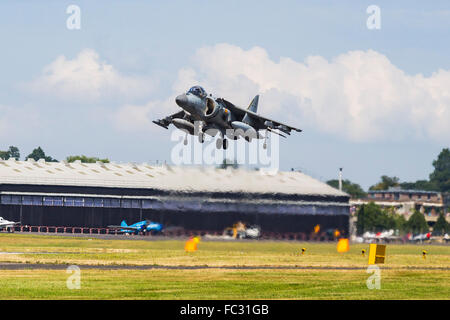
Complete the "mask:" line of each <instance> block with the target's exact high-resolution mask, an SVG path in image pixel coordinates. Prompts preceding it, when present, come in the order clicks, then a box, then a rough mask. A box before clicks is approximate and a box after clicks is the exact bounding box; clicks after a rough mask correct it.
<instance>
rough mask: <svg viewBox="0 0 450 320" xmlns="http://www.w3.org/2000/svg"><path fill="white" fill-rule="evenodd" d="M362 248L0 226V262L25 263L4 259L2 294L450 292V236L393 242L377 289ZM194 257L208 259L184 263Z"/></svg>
mask: <svg viewBox="0 0 450 320" xmlns="http://www.w3.org/2000/svg"><path fill="white" fill-rule="evenodd" d="M303 247H305V248H306V253H305V254H304V255H302V254H300V252H301V248H303ZM362 249H366V251H367V253H368V251H369V250H368V245H367V244H353V245H351V246H350V251H349V252H347V253H337V252H336V244H335V243H302V242H281V241H280V242H278V241H238V242H219V241H201V242H200V243H199V250H198V251H197V252H194V253H186V252H185V251H184V241H180V240H158V241H144V240H104V239H95V238H88V237H62V236H41V235H26V234H0V252H1V254H0V265H1V264H5V263H20V264H21V266H22V265H23V268H19V269H17V270H9V269H8V268H6V269H1V268H0V299H449V298H450V247H449V246H439V245H427V244H422V245H389V244H388V246H387V257H386V263H385V264H384V265H381V266H380V267H381V289H379V290H376V289H374V290H369V289H368V288H367V286H366V280H367V278H368V277H369V276H370V275H371V274H369V273H366V267H367V254H366V256H365V257H363V256H362V255H361V250H362ZM424 249H425V250H427V252H428V255H427V258H426V259H423V258H422V250H424ZM36 264H38V265H36ZM54 264H57V265H66V264H67V265H72V264H75V265H79V266H80V268H81V289H79V290H69V289H67V287H66V280H67V278H68V277H69V274H68V273H66V270H65V268H62V269H55V270H48V269H46V268H44V266H48V265H54ZM40 265H42V267H39V266H40ZM98 265H110V266H115V268H117V266H159V267H161V266H167V267H180V269H165V268H157V269H138V268H136V269H121V268H119V269H98V268H97V267H96V266H98ZM27 266H33V268H32V269H30V268H28V267H27ZM192 266H200V267H205V268H202V269H192V270H191V269H186V268H183V267H192ZM207 267H209V268H207ZM235 267H240V268H235ZM245 267H250V268H248V269H245ZM277 267H282V268H280V269H277ZM321 268H323V269H321ZM333 268H334V269H333ZM339 268H342V269H339Z"/></svg>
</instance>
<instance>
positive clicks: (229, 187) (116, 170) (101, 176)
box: [0, 159, 347, 196]
mask: <svg viewBox="0 0 450 320" xmlns="http://www.w3.org/2000/svg"><path fill="white" fill-rule="evenodd" d="M0 183H8V184H37V185H57V186H90V187H118V188H143V189H147V188H153V189H161V190H175V191H207V192H246V193H286V194H311V195H332V196H347V194H346V193H344V192H341V191H339V190H337V189H334V188H332V187H330V186H328V185H327V184H325V183H323V182H320V181H318V180H316V179H313V178H311V177H310V176H307V175H305V174H303V173H301V172H291V171H290V172H278V173H276V174H267V173H264V172H263V171H249V170H243V169H231V168H230V169H227V170H224V169H216V168H198V167H180V166H174V167H172V166H167V165H164V166H151V165H149V164H146V163H142V164H134V163H126V164H123V163H113V162H112V163H102V162H97V163H81V162H80V161H76V162H73V163H67V162H65V161H62V162H45V161H44V160H39V161H34V160H28V161H16V160H14V159H10V160H6V161H5V160H0Z"/></svg>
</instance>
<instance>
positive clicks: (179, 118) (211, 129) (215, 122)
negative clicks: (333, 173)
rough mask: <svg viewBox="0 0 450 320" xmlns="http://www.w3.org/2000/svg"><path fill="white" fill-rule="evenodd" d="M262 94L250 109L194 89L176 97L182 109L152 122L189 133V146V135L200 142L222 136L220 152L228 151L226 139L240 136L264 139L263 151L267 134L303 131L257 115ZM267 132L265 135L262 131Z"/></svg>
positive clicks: (196, 87)
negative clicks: (210, 137)
mask: <svg viewBox="0 0 450 320" xmlns="http://www.w3.org/2000/svg"><path fill="white" fill-rule="evenodd" d="M258 101H259V95H257V96H255V98H253V100H252V102H251V103H250V105H249V106H248V108H246V109H245V108H241V107H238V106H235V105H234V104H233V103H231V102H229V101H227V100H225V99H223V98H217V97H213V96H212V95H211V94H207V93H206V91H205V89H203V88H202V87H200V86H194V87H192V88H191V89H189V91H188V92H186V93H183V94H180V95H179V96H177V97H176V98H175V102H176V104H177V105H178V106H179V107H180V108H182V109H183V110H181V111H179V112H177V113H175V114H172V115H170V116H167V117H165V118H164V119H159V120H155V121H153V123H155V124H157V125H158V126H161V127H163V128H165V129H168V126H169V125H170V124H173V125H174V126H175V127H177V128H178V129H181V130H184V131H186V138H185V140H184V144H185V145H186V144H187V135H188V134H190V135H196V136H198V141H199V142H200V143H203V142H204V141H205V134H207V135H210V136H212V137H214V136H215V135H217V133H220V137H219V138H218V139H217V140H216V147H217V149H220V148H223V149H227V148H228V140H227V139H226V138H229V139H232V140H237V139H239V138H240V137H241V138H244V139H245V140H246V141H247V142H251V140H252V139H264V144H263V148H264V149H266V148H267V138H268V132H273V133H275V134H278V135H280V136H282V137H284V138H286V136H285V135H284V134H286V135H290V134H291V131H292V130H294V131H297V132H301V131H302V130H301V129H297V128H294V127H291V126H288V125H286V124H283V123H281V122H278V121H275V120H272V119H269V118H266V117H263V116H261V115H259V114H257V113H256V112H257V110H258ZM260 130H265V135H262V134H261V133H260V132H259V131H260Z"/></svg>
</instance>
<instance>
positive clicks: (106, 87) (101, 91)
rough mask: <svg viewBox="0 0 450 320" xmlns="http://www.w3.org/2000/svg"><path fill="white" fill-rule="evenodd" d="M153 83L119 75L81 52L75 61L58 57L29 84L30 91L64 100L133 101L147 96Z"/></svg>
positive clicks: (88, 52) (93, 54) (87, 51)
mask: <svg viewBox="0 0 450 320" xmlns="http://www.w3.org/2000/svg"><path fill="white" fill-rule="evenodd" d="M155 84H156V81H155V80H153V79H151V78H147V77H140V76H126V75H123V74H121V73H119V72H118V71H117V70H115V69H114V67H113V66H112V65H110V64H108V63H106V62H105V61H101V60H100V58H99V55H98V53H97V52H95V51H94V50H92V49H84V50H82V51H81V52H80V53H79V54H78V55H77V56H76V57H75V58H74V59H72V60H70V59H67V58H66V57H65V56H59V57H57V58H56V59H55V60H54V61H53V62H52V63H50V64H49V65H47V66H46V67H45V68H44V69H43V72H42V74H41V75H40V76H39V77H38V78H37V79H35V80H34V81H32V82H31V83H30V84H29V87H30V88H31V90H32V91H34V92H37V93H44V94H46V95H50V96H53V97H58V98H64V99H76V100H78V99H80V100H94V101H95V100H98V99H115V98H118V97H120V98H123V99H134V98H141V97H146V96H148V94H149V93H151V92H152V91H153V90H154V88H155Z"/></svg>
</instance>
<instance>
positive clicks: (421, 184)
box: [400, 180, 439, 191]
mask: <svg viewBox="0 0 450 320" xmlns="http://www.w3.org/2000/svg"><path fill="white" fill-rule="evenodd" d="M400 187H401V188H402V189H403V190H426V191H439V190H438V187H437V185H436V183H434V182H431V181H428V180H417V181H416V182H402V183H400Z"/></svg>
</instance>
